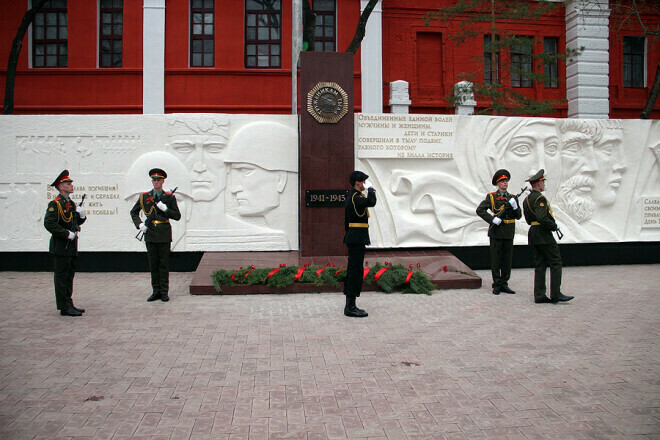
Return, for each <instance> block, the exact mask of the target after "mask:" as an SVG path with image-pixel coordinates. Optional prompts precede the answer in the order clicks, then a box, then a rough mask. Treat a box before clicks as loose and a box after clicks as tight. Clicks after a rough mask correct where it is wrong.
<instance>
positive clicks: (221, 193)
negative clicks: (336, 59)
mask: <svg viewBox="0 0 660 440" xmlns="http://www.w3.org/2000/svg"><path fill="white" fill-rule="evenodd" d="M0 149H1V151H2V156H3V157H4V158H5V160H3V161H2V162H0V176H1V177H0V209H1V210H2V215H1V216H0V218H1V219H2V224H0V251H46V250H47V249H48V240H49V238H50V235H49V234H48V232H47V231H46V230H45V229H44V227H43V224H42V222H43V214H44V213H45V210H46V205H47V202H48V200H51V199H52V198H54V197H55V196H56V195H57V191H55V190H54V189H53V188H52V187H50V186H49V184H50V183H51V182H52V181H53V180H54V179H55V177H57V175H58V174H59V173H60V171H62V170H63V169H68V170H69V172H70V175H71V177H72V178H73V181H74V182H73V183H74V188H75V192H74V195H73V199H74V200H76V201H80V199H81V197H82V195H83V194H86V195H87V197H86V199H85V202H84V205H83V207H84V208H85V209H86V211H87V213H88V220H87V222H86V223H85V224H84V225H83V228H82V229H83V230H82V232H81V233H80V250H81V251H140V250H144V243H141V242H139V241H138V240H136V239H135V238H134V237H135V235H136V232H137V231H136V229H135V226H134V225H133V223H132V221H131V219H130V215H129V211H130V209H131V207H132V206H133V204H134V203H135V201H136V199H137V197H138V194H139V193H141V192H146V191H149V190H150V189H151V188H152V185H151V180H150V179H149V175H148V171H149V170H150V169H151V168H156V167H157V168H163V169H164V170H165V171H166V172H167V174H168V177H167V179H166V180H165V184H164V188H165V189H166V190H171V189H173V188H177V191H176V198H177V202H178V205H179V209H180V211H181V214H182V218H181V220H180V221H178V222H175V221H173V222H172V229H173V244H172V248H173V250H175V251H191V250H203V251H207V250H208V251H231V250H289V249H298V241H299V240H298V205H297V202H298V192H299V191H298V117H297V116H285V115H267V116H264V115H224V114H169V115H92V116H90V115H86V116H77V115H61V116H60V115H58V116H2V117H0ZM16 219H20V221H16Z"/></svg>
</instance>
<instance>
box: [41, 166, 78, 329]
mask: <svg viewBox="0 0 660 440" xmlns="http://www.w3.org/2000/svg"><path fill="white" fill-rule="evenodd" d="M63 182H71V179H70V177H69V172H68V171H67V170H64V171H62V173H60V175H59V176H58V178H57V179H55V181H54V182H53V183H52V184H51V185H52V186H53V187H56V188H57V186H58V185H59V184H60V183H63ZM86 220H87V217H81V216H80V214H79V213H78V212H77V210H76V203H75V202H74V201H73V200H71V199H70V198H68V197H65V196H64V195H62V194H60V195H59V196H57V197H55V199H53V200H51V201H50V202H49V203H48V208H47V209H46V215H44V227H45V228H46V229H47V230H48V232H50V234H51V237H50V244H49V246H48V251H49V253H51V254H52V255H53V256H54V271H53V272H54V283H55V303H56V305H57V310H60V312H61V314H62V315H71V316H80V314H81V312H84V310H83V309H78V308H76V307H75V306H74V305H73V299H72V296H73V278H74V276H75V274H76V260H77V257H78V237H77V234H78V231H79V230H80V225H82V224H83V223H85V221H86ZM70 233H73V234H75V235H76V237H75V238H74V239H73V240H70V239H69V237H70V236H72V235H70Z"/></svg>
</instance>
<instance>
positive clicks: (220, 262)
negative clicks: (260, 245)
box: [190, 250, 481, 295]
mask: <svg viewBox="0 0 660 440" xmlns="http://www.w3.org/2000/svg"><path fill="white" fill-rule="evenodd" d="M347 259H348V257H346V256H344V255H341V256H302V255H300V251H273V252H206V253H204V255H203V257H202V260H201V261H200V263H199V266H198V267H197V271H196V272H195V275H194V276H193V280H192V282H191V283H190V293H191V294H192V295H246V294H281V293H320V292H341V291H342V288H343V285H340V286H339V287H338V288H334V287H332V286H329V285H323V286H321V287H318V286H316V285H315V284H312V283H293V284H292V285H291V286H289V287H286V288H283V289H275V288H273V287H270V286H267V285H264V284H255V285H248V284H235V285H234V286H222V292H218V291H216V290H215V288H214V287H213V282H212V280H211V274H212V273H213V272H214V271H216V270H218V269H226V270H236V269H238V268H240V267H241V266H242V267H248V266H250V265H254V266H255V267H257V268H265V267H273V268H276V267H279V266H280V264H286V265H287V266H302V265H304V264H306V263H309V264H312V265H318V266H326V265H327V264H334V265H335V266H341V267H346V263H347ZM365 261H367V262H369V266H373V265H374V264H376V263H377V262H380V263H381V264H382V263H384V262H385V261H388V262H391V263H392V264H402V265H403V266H404V267H408V265H410V264H412V265H413V269H415V270H416V269H417V264H418V263H419V264H420V265H421V268H422V270H424V272H426V273H427V274H428V275H429V277H430V278H431V281H432V282H433V284H435V286H436V288H437V289H478V288H480V287H481V278H480V277H479V276H478V275H477V274H476V273H474V272H473V271H472V270H471V269H470V268H469V267H468V266H466V265H465V264H463V262H461V261H460V260H459V259H458V258H456V257H455V256H454V255H452V254H451V253H450V252H448V251H438V250H434V251H395V250H368V251H367V254H366V256H365ZM445 266H447V271H445V270H444V267H445ZM362 290H363V291H364V292H368V291H378V289H377V288H376V286H374V285H364V286H363V289H362Z"/></svg>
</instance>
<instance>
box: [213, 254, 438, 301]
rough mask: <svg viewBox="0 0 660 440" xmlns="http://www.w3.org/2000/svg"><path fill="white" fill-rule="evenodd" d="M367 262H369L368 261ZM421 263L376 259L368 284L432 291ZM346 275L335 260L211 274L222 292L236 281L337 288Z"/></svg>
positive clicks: (251, 267)
mask: <svg viewBox="0 0 660 440" xmlns="http://www.w3.org/2000/svg"><path fill="white" fill-rule="evenodd" d="M365 264H366V265H367V266H368V264H369V262H368V261H365ZM417 267H418V270H416V271H413V269H412V264H411V265H410V266H409V267H408V268H405V267H404V266H403V265H401V264H394V265H393V264H392V263H391V262H387V261H386V262H385V263H384V264H381V263H380V262H376V264H375V265H374V266H373V267H366V268H365V271H366V270H368V274H367V276H366V277H365V278H364V280H363V282H364V284H371V285H376V286H378V287H379V288H380V289H382V290H383V291H385V292H388V293H390V292H394V291H397V290H401V291H403V293H420V294H421V293H423V294H426V295H431V291H432V290H434V289H435V285H434V284H433V283H432V282H431V280H430V279H429V276H428V274H427V273H426V272H424V271H423V270H422V269H421V266H420V265H419V264H418V265H417ZM299 272H301V273H300V275H299V278H298V279H297V280H295V278H296V276H298V273H299ZM379 272H380V273H379ZM411 272H412V273H411ZM376 278H377V279H376ZM345 279H346V268H345V267H338V266H335V265H332V264H328V265H326V266H319V265H311V264H309V263H307V264H305V265H303V266H286V265H285V264H280V267H279V268H272V267H264V268H256V267H255V266H254V265H251V266H248V267H240V268H238V269H235V270H227V269H218V270H216V271H214V272H213V273H212V274H211V280H212V281H213V287H214V288H215V290H216V291H218V292H222V286H234V285H236V284H248V285H255V284H266V285H268V286H271V287H274V288H277V289H284V288H286V287H289V286H291V285H292V284H293V283H294V282H296V283H314V285H316V286H318V287H322V286H323V285H326V284H327V285H330V286H332V287H334V288H337V287H339V285H340V283H341V282H343V281H344V280H345Z"/></svg>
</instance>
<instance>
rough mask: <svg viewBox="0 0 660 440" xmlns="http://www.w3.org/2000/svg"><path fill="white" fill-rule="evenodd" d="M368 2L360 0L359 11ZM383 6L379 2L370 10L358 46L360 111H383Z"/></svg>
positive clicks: (362, 9)
mask: <svg viewBox="0 0 660 440" xmlns="http://www.w3.org/2000/svg"><path fill="white" fill-rule="evenodd" d="M368 3H369V1H368V0H360V12H362V11H364V8H365V7H366V6H367V4H368ZM382 15H383V8H382V6H381V2H378V3H377V4H376V7H375V8H374V9H373V11H371V15H370V16H369V20H367V27H366V29H365V35H364V39H363V40H362V44H361V47H360V63H361V67H362V83H361V85H362V113H382V112H383V24H382Z"/></svg>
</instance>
